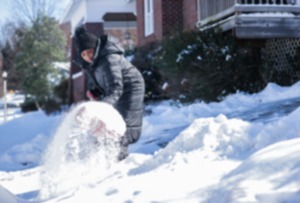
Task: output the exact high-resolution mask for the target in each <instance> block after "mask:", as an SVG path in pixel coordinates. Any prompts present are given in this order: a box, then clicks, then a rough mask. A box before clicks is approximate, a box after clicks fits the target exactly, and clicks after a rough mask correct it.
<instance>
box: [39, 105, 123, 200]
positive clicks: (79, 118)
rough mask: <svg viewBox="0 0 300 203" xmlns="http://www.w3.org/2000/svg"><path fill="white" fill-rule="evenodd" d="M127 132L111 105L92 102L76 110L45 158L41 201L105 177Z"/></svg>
mask: <svg viewBox="0 0 300 203" xmlns="http://www.w3.org/2000/svg"><path fill="white" fill-rule="evenodd" d="M125 130H126V125H125V122H124V120H123V118H122V116H121V115H120V114H119V113H118V112H117V111H116V110H115V109H114V108H113V107H112V106H111V105H109V104H106V103H103V102H95V101H89V102H84V103H81V104H78V105H76V106H75V107H73V108H72V109H71V110H70V111H69V112H68V113H66V115H65V116H64V117H63V120H62V122H61V124H60V125H59V127H58V129H57V131H56V133H55V134H54V136H53V139H52V141H51V142H50V144H49V145H48V148H47V149H46V152H45V154H44V156H43V163H42V169H41V174H40V183H41V190H40V193H39V197H38V199H40V200H43V199H48V198H51V197H54V196H56V195H59V194H63V193H66V192H70V191H74V190H75V191H76V190H77V189H78V188H79V187H82V186H84V185H91V184H93V183H95V182H98V181H99V180H101V177H105V173H106V172H107V171H108V169H109V168H110V167H111V165H112V164H114V163H116V162H117V156H118V154H119V152H120V140H121V136H122V135H124V133H125Z"/></svg>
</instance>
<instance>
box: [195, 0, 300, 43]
mask: <svg viewBox="0 0 300 203" xmlns="http://www.w3.org/2000/svg"><path fill="white" fill-rule="evenodd" d="M198 2H199V4H198V6H199V9H198V10H199V22H198V27H199V29H206V28H208V27H211V26H219V27H220V28H221V29H222V30H223V31H227V30H233V31H234V32H235V35H236V36H237V37H238V38H248V39H249V38H256V39H267V38H291V37H292V38H299V37H300V0H222V1H220V0H198Z"/></svg>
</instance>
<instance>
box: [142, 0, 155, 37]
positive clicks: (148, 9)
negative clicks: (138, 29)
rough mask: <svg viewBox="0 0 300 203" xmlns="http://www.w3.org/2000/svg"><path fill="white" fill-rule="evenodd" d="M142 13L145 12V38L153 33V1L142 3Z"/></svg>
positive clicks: (147, 0) (148, 0)
mask: <svg viewBox="0 0 300 203" xmlns="http://www.w3.org/2000/svg"><path fill="white" fill-rule="evenodd" d="M144 11H145V36H148V35H150V34H152V33H153V32H154V26H153V23H154V22H153V0H145V1H144Z"/></svg>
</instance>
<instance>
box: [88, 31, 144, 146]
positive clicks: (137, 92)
mask: <svg viewBox="0 0 300 203" xmlns="http://www.w3.org/2000/svg"><path fill="white" fill-rule="evenodd" d="M123 53H124V50H123V49H122V48H121V46H119V45H118V42H117V39H115V38H113V37H111V36H102V37H101V38H99V40H98V43H97V46H96V48H95V55H94V60H93V63H92V64H91V65H90V66H89V67H88V69H87V70H88V72H89V75H90V76H91V77H92V79H93V80H94V83H96V86H97V87H98V89H100V90H101V92H102V94H103V96H102V99H101V101H104V102H107V103H109V104H111V105H113V106H114V107H115V108H116V109H117V110H118V112H119V113H120V114H121V115H122V116H123V119H124V121H125V123H126V127H127V131H126V134H125V135H126V136H125V137H124V138H125V139H124V140H123V141H122V142H123V144H124V145H128V144H131V143H134V142H136V141H137V140H138V139H139V137H140V135H141V128H142V119H143V108H144V93H145V82H144V79H143V76H142V75H141V73H140V72H139V70H138V69H137V68H136V67H135V66H133V65H132V64H131V63H130V62H129V61H128V60H127V59H126V58H125V57H124V56H123Z"/></svg>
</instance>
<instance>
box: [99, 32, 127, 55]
mask: <svg viewBox="0 0 300 203" xmlns="http://www.w3.org/2000/svg"><path fill="white" fill-rule="evenodd" d="M109 54H120V55H122V54H124V49H123V48H122V46H121V44H120V40H118V39H117V38H115V37H112V36H107V35H104V36H102V37H100V38H99V39H98V43H97V46H96V49H95V55H94V59H96V60H97V59H99V58H102V57H105V56H107V55H109Z"/></svg>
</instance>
